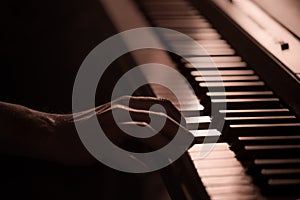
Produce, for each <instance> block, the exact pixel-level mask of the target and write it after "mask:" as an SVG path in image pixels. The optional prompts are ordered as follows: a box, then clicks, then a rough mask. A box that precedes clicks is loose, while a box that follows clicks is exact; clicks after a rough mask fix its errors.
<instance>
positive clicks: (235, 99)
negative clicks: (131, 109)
mask: <svg viewBox="0 0 300 200" xmlns="http://www.w3.org/2000/svg"><path fill="white" fill-rule="evenodd" d="M100 1H101V3H102V4H103V6H104V7H105V8H106V10H107V12H108V14H109V15H110V17H111V19H112V21H113V23H114V24H115V26H116V27H117V29H118V30H119V31H124V30H128V29H131V28H138V27H144V26H150V25H151V26H157V27H165V28H170V29H174V30H177V31H180V32H183V33H185V34H188V35H190V36H191V37H192V38H194V39H195V40H197V41H198V42H199V43H200V44H201V45H202V46H203V47H204V48H205V49H206V50H207V52H208V54H209V55H210V56H211V58H212V60H213V61H214V62H215V64H216V66H217V67H218V69H219V71H220V74H221V77H222V80H223V81H224V87H225V92H219V93H217V92H216V93H213V92H208V90H207V88H208V87H220V84H219V82H218V81H217V80H218V79H217V78H216V77H214V73H213V70H214V69H212V68H210V67H209V66H205V64H203V59H201V56H203V55H199V54H198V52H196V51H195V50H194V49H193V48H191V47H189V46H187V45H186V44H185V43H184V41H177V40H176V38H172V37H170V36H169V37H168V36H164V37H162V38H159V37H157V41H160V40H161V39H162V40H163V42H168V45H170V46H172V47H173V48H180V49H181V50H183V51H184V52H185V54H186V55H188V56H190V57H192V59H194V61H195V62H196V63H199V66H198V67H197V66H196V67H197V70H200V71H202V72H203V73H201V74H199V72H197V71H195V69H194V68H193V67H191V65H190V64H189V63H186V62H185V61H184V60H181V59H180V58H178V57H172V56H170V55H168V53H166V52H156V53H155V52H152V53H151V54H147V53H137V52H135V53H133V55H132V56H133V57H134V59H135V61H136V63H137V64H143V63H147V62H150V61H151V62H158V63H164V64H168V65H170V66H173V67H174V68H177V69H178V70H179V71H181V72H182V73H183V74H184V75H185V76H186V78H187V79H188V80H189V81H190V84H191V85H192V87H193V88H189V87H188V86H182V83H176V81H174V84H175V85H176V84H177V85H178V88H181V89H182V87H185V90H184V91H186V92H182V95H185V96H189V97H190V99H189V101H186V102H185V104H186V105H189V106H190V107H189V108H188V109H186V108H187V107H185V105H184V108H180V109H181V111H182V112H183V114H184V115H185V116H186V120H187V123H188V124H187V125H188V128H189V129H190V131H191V132H192V133H193V134H194V135H195V137H196V138H197V137H203V136H207V137H218V136H220V140H219V142H218V143H217V144H216V145H215V147H214V149H213V150H212V152H211V153H210V154H208V156H206V157H205V158H203V159H200V158H199V157H198V155H199V152H200V151H201V149H202V148H203V147H204V145H203V144H195V145H194V146H193V147H192V148H191V149H190V150H189V152H188V153H187V154H186V155H184V156H182V158H181V159H179V160H178V161H177V162H175V163H174V164H173V165H171V166H169V167H168V168H166V169H164V170H162V171H161V174H162V177H163V179H164V180H165V183H166V187H167V188H168V190H169V195H170V197H171V198H172V199H216V200H217V199H222V200H224V199H237V200H239V199H297V198H299V197H300V193H299V188H300V156H299V155H300V122H299V115H300V103H299V102H300V95H299V91H300V84H299V74H300V64H299V61H298V58H297V57H298V54H299V53H300V44H299V40H298V38H296V37H295V36H294V35H293V34H291V33H290V32H289V31H288V30H287V29H286V28H284V27H283V26H282V25H280V24H279V23H278V22H277V21H275V20H274V19H273V18H271V17H270V16H269V15H267V14H266V13H265V12H264V11H263V10H262V9H260V8H259V7H258V6H257V5H256V4H254V3H253V2H252V1H250V0H231V1H227V0H191V1H189V0H173V1H170V0H137V1H131V0H119V1H117V2H116V1H111V0H100ZM123 9H124V10H126V12H122V11H121V10H123ZM145 39H147V38H145ZM203 74H204V75H203ZM203 76H205V80H206V81H207V82H204V77H203ZM170 80H171V78H170ZM177 85H176V86H177ZM152 90H153V92H154V94H155V95H156V96H158V97H163V98H171V99H172V95H170V94H169V93H168V92H166V91H164V89H163V88H160V87H157V86H155V87H154V86H153V87H152ZM192 91H195V92H196V93H195V94H194V93H193V92H192ZM191 102H193V104H191ZM224 102H226V103H227V106H228V108H227V109H226V110H220V111H219V113H220V114H226V117H225V119H224V120H225V126H224V129H223V130H213V131H208V130H207V128H208V126H207V124H205V123H209V122H210V121H211V120H213V119H214V118H217V117H218V116H211V115H210V108H211V106H212V105H213V104H218V103H224ZM192 108H194V109H196V110H198V111H199V110H200V111H201V115H202V116H201V117H200V116H198V115H195V114H194V113H193V112H192V111H193V110H192ZM204 119H206V120H204ZM170 177H173V178H172V179H171V180H172V181H170V180H169V179H170ZM174 177H175V178H174ZM174 180H176V181H177V182H176V183H175V182H174Z"/></svg>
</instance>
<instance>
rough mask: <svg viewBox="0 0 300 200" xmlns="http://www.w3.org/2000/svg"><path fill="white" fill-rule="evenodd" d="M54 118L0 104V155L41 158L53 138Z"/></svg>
mask: <svg viewBox="0 0 300 200" xmlns="http://www.w3.org/2000/svg"><path fill="white" fill-rule="evenodd" d="M54 124H55V121H54V118H52V117H51V115H47V114H44V113H40V112H37V111H34V110H31V109H29V108H26V107H23V106H20V105H15V104H9V103H2V102H0V153H7V154H15V155H22V156H27V155H30V156H33V157H40V156H42V155H43V154H45V153H46V152H45V148H47V147H48V146H49V143H50V142H51V140H52V137H53V134H51V133H53V128H54Z"/></svg>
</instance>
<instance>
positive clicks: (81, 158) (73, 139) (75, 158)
mask: <svg viewBox="0 0 300 200" xmlns="http://www.w3.org/2000/svg"><path fill="white" fill-rule="evenodd" d="M128 98H130V106H129V107H128V106H126V105H124V101H125V100H128ZM154 104H160V105H162V106H163V107H164V108H165V110H166V113H167V114H165V113H161V112H156V111H149V109H150V107H151V106H152V105H154ZM113 110H114V111H116V112H117V113H119V112H120V113H122V112H128V111H129V112H130V114H131V117H132V121H122V122H119V123H118V125H119V126H124V127H126V126H132V125H140V126H144V127H147V128H148V130H149V131H153V132H156V130H155V129H154V127H151V126H150V125H149V119H150V118H149V115H151V116H155V117H157V118H158V119H162V120H166V126H165V127H164V128H163V130H162V131H160V133H159V134H156V135H155V136H154V137H151V138H150V139H147V140H144V141H142V145H144V146H146V147H148V148H151V149H156V148H160V147H162V146H163V145H165V144H166V143H168V141H170V140H171V139H172V138H173V137H174V134H176V132H177V130H178V129H180V130H181V131H183V132H185V133H186V134H187V137H191V134H190V133H189V132H188V130H187V129H186V128H185V127H184V126H181V125H180V123H179V122H180V119H181V115H180V112H179V111H178V110H177V109H176V108H175V107H174V106H173V104H172V103H170V102H169V101H167V100H161V99H157V98H152V97H122V98H119V99H117V100H115V101H114V102H110V103H107V104H104V105H101V106H99V107H97V108H96V109H95V110H93V109H91V110H87V111H84V112H80V113H76V114H65V115H60V114H49V113H44V112H39V111H36V110H32V109H29V108H27V107H24V106H20V105H15V104H9V103H4V102H0V121H1V124H0V152H1V153H6V154H11V155H19V156H25V157H32V158H37V159H41V160H47V161H50V162H57V163H61V164H63V165H90V164H94V163H97V162H98V161H96V160H95V159H94V158H93V157H92V156H91V155H90V154H89V153H88V151H87V150H86V149H85V147H84V146H83V144H82V143H81V141H80V139H79V136H78V134H77V132H76V129H75V125H74V120H76V121H78V122H80V123H85V122H87V121H88V120H89V119H90V118H91V117H92V116H94V115H95V113H96V115H97V118H98V121H99V123H100V124H101V125H102V128H103V130H104V131H105V130H108V132H109V134H110V135H109V138H110V139H111V140H113V141H114V143H116V144H118V145H122V144H126V143H127V142H129V141H130V139H128V137H126V134H124V133H122V132H120V131H121V130H120V129H119V128H118V127H117V126H116V124H115V122H114V120H113V118H112V111H113ZM94 111H95V112H94ZM184 123H185V122H184ZM184 123H183V124H184ZM120 135H121V137H120Z"/></svg>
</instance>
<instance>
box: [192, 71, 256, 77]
mask: <svg viewBox="0 0 300 200" xmlns="http://www.w3.org/2000/svg"><path fill="white" fill-rule="evenodd" d="M254 73H255V72H254V71H253V70H251V69H247V70H200V71H199V70H198V71H192V72H191V75H192V76H196V77H197V76H202V77H204V76H242V75H254Z"/></svg>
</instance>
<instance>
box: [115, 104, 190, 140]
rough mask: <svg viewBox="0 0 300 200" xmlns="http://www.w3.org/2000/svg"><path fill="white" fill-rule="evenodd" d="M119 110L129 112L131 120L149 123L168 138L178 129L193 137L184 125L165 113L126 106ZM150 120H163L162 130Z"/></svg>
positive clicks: (172, 136) (171, 137) (170, 138)
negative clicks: (125, 108)
mask: <svg viewBox="0 0 300 200" xmlns="http://www.w3.org/2000/svg"><path fill="white" fill-rule="evenodd" d="M120 112H129V113H130V116H131V117H132V120H133V121H137V122H146V123H147V124H150V125H151V126H152V128H153V129H155V130H157V131H162V134H164V135H165V136H166V137H167V138H168V139H169V140H172V139H173V138H174V136H175V135H176V134H177V133H178V132H179V131H180V133H183V134H184V135H186V137H193V135H192V134H191V133H190V132H189V131H188V130H187V129H186V128H185V127H184V126H182V125H181V124H179V123H178V122H177V121H175V120H174V119H172V118H171V117H169V116H168V115H166V114H165V113H157V112H152V111H145V110H136V109H132V108H128V110H120ZM120 114H121V113H120ZM151 120H153V121H154V120H155V121H160V122H165V124H164V126H162V130H158V129H159V127H155V124H153V123H151Z"/></svg>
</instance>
